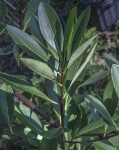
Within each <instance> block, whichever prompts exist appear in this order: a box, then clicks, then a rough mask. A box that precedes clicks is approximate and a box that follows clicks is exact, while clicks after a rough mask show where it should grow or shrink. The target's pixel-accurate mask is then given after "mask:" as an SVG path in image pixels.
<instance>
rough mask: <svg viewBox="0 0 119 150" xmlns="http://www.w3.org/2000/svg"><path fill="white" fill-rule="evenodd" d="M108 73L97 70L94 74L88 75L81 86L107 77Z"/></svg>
mask: <svg viewBox="0 0 119 150" xmlns="http://www.w3.org/2000/svg"><path fill="white" fill-rule="evenodd" d="M108 74H109V72H108V71H99V72H97V73H95V74H94V75H92V76H91V77H89V78H88V79H87V80H86V81H85V82H83V83H82V84H81V85H80V87H81V86H86V85H89V84H93V83H95V82H96V81H98V80H101V79H104V78H105V77H107V75H108Z"/></svg>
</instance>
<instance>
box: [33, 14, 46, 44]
mask: <svg viewBox="0 0 119 150" xmlns="http://www.w3.org/2000/svg"><path fill="white" fill-rule="evenodd" d="M31 32H32V34H33V35H34V36H35V37H36V38H37V39H38V40H39V41H40V42H41V43H42V44H43V45H45V46H47V44H46V41H45V39H44V37H43V35H42V33H41V31H40V27H39V23H38V19H37V18H36V17H35V16H33V17H32V19H31Z"/></svg>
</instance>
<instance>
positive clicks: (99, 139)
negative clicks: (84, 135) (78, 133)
mask: <svg viewBox="0 0 119 150" xmlns="http://www.w3.org/2000/svg"><path fill="white" fill-rule="evenodd" d="M118 135H119V132H117V133H115V134H113V135H110V136H105V137H102V138H98V139H95V140H90V141H85V142H87V143H94V142H97V141H102V140H107V139H110V138H112V137H115V136H118ZM64 142H65V143H74V144H76V143H81V142H80V141H64Z"/></svg>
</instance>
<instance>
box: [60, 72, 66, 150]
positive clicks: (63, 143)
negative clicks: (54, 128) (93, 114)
mask: <svg viewBox="0 0 119 150" xmlns="http://www.w3.org/2000/svg"><path fill="white" fill-rule="evenodd" d="M63 82H64V76H63V70H62V73H61V85H62V86H61V108H60V111H61V127H62V128H64V99H63ZM64 140H65V139H64V134H62V150H65V142H64Z"/></svg>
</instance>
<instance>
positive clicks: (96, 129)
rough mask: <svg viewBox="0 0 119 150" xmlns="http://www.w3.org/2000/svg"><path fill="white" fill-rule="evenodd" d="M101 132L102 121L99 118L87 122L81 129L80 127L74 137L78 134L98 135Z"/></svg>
mask: <svg viewBox="0 0 119 150" xmlns="http://www.w3.org/2000/svg"><path fill="white" fill-rule="evenodd" d="M103 133H104V122H103V119H102V118H101V119H99V120H96V121H94V122H92V123H90V124H88V125H87V126H85V127H84V128H83V129H81V130H80V131H79V133H77V135H76V137H75V138H77V137H80V136H88V137H91V136H99V135H102V134H103Z"/></svg>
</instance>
